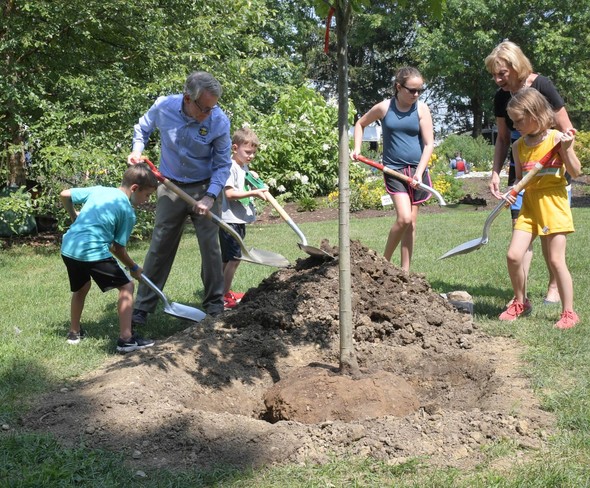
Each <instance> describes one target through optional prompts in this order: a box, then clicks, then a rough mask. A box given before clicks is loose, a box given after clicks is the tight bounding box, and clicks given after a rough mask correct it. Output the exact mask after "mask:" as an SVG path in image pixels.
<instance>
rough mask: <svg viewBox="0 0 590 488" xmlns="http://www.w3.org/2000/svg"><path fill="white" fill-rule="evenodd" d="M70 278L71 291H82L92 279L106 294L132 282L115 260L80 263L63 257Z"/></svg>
mask: <svg viewBox="0 0 590 488" xmlns="http://www.w3.org/2000/svg"><path fill="white" fill-rule="evenodd" d="M61 257H62V259H63V261H64V263H65V264H66V268H67V270H68V277H69V278H70V290H71V291H72V292H76V291H78V290H80V289H81V288H82V287H83V286H84V285H85V284H86V283H88V282H89V281H90V278H92V279H93V280H94V282H95V283H96V284H97V285H98V287H99V288H100V289H101V290H102V291H103V292H104V291H109V290H112V289H113V288H121V287H122V286H124V285H126V284H127V283H129V282H130V281H131V280H130V279H129V276H127V274H126V273H125V271H123V269H122V268H121V266H119V263H118V262H117V260H116V259H115V258H107V259H102V260H100V261H78V260H77V259H72V258H69V257H67V256H64V255H63V254H62V255H61Z"/></svg>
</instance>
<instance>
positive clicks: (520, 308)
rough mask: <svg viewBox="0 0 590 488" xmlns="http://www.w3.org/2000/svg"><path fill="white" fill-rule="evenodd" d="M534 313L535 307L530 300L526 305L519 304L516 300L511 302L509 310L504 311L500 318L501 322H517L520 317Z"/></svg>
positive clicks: (525, 302) (526, 301)
mask: <svg viewBox="0 0 590 488" xmlns="http://www.w3.org/2000/svg"><path fill="white" fill-rule="evenodd" d="M532 311H533V306H532V305H531V302H529V300H528V298H527V299H526V300H525V301H524V303H521V302H519V301H518V300H516V298H515V299H513V300H511V301H510V304H509V305H508V308H507V309H506V310H504V311H503V312H502V313H501V314H500V316H499V317H498V318H499V319H500V320H509V321H512V320H516V319H517V318H518V317H524V316H526V315H529V314H530V313H531V312H532Z"/></svg>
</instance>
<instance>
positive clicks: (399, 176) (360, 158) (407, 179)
mask: <svg viewBox="0 0 590 488" xmlns="http://www.w3.org/2000/svg"><path fill="white" fill-rule="evenodd" d="M354 159H356V160H357V161H360V162H361V163H365V164H368V165H369V166H372V167H373V168H377V169H378V170H380V171H382V172H383V173H385V174H388V175H390V176H393V177H394V178H397V179H398V180H402V181H404V182H406V183H408V184H410V185H413V184H414V183H415V182H416V180H415V179H414V178H410V177H409V176H406V175H404V174H402V173H400V172H399V171H394V170H393V169H391V168H388V167H387V166H384V165H383V164H381V163H378V162H377V161H373V160H372V159H369V158H365V157H364V156H360V155H355V157H354ZM417 186H418V187H420V188H422V190H426V191H427V192H428V193H430V194H432V195H434V196H435V197H436V198H437V199H438V202H439V204H440V205H441V206H445V205H446V204H447V203H446V202H445V199H444V198H443V196H442V195H441V194H440V193H439V192H437V191H436V190H435V189H434V188H432V187H430V186H428V185H426V184H424V183H418V185H417Z"/></svg>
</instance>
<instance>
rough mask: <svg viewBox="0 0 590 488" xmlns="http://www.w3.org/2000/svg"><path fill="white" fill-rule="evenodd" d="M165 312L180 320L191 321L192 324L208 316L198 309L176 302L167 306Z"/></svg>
mask: <svg viewBox="0 0 590 488" xmlns="http://www.w3.org/2000/svg"><path fill="white" fill-rule="evenodd" d="M164 312H165V313H167V314H169V315H172V316H174V317H177V318H179V319H185V320H190V321H192V322H200V321H201V320H203V319H204V318H205V317H206V316H207V314H206V313H205V312H203V311H202V310H199V309H198V308H194V307H189V306H188V305H183V304H182V303H176V302H172V303H168V304H167V306H165V307H164Z"/></svg>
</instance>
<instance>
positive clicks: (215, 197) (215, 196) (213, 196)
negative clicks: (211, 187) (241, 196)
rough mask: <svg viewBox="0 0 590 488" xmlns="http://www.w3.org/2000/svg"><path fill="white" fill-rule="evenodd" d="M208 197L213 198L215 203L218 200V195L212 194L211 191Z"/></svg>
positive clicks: (207, 194) (206, 194)
mask: <svg viewBox="0 0 590 488" xmlns="http://www.w3.org/2000/svg"><path fill="white" fill-rule="evenodd" d="M205 196H206V197H209V198H212V199H213V200H214V201H215V200H216V199H217V195H215V194H214V193H211V192H210V191H208V192H207V193H205Z"/></svg>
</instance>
